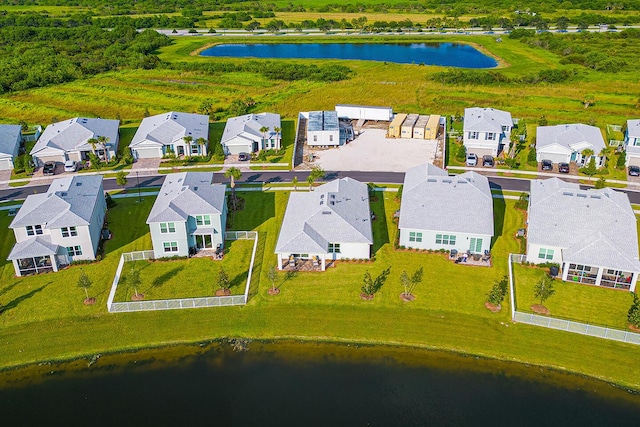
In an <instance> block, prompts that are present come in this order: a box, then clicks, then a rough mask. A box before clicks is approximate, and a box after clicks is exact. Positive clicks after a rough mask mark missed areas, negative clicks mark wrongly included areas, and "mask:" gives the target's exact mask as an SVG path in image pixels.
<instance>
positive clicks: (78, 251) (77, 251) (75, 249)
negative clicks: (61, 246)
mask: <svg viewBox="0 0 640 427" xmlns="http://www.w3.org/2000/svg"><path fill="white" fill-rule="evenodd" d="M67 254H69V256H79V255H82V248H81V247H80V246H67Z"/></svg>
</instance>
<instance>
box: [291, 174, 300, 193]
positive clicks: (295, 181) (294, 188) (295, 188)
mask: <svg viewBox="0 0 640 427" xmlns="http://www.w3.org/2000/svg"><path fill="white" fill-rule="evenodd" d="M291 184H293V191H298V177H297V176H294V177H293V179H291Z"/></svg>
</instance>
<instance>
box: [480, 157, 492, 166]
mask: <svg viewBox="0 0 640 427" xmlns="http://www.w3.org/2000/svg"><path fill="white" fill-rule="evenodd" d="M482 166H484V167H485V168H492V167H493V156H491V155H489V154H486V155H484V156H482Z"/></svg>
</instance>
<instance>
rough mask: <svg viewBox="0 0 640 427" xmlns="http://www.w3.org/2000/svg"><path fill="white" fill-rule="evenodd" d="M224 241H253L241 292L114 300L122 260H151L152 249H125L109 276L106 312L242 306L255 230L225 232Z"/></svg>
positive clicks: (249, 281) (247, 296) (252, 255)
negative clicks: (226, 294) (235, 293)
mask: <svg viewBox="0 0 640 427" xmlns="http://www.w3.org/2000/svg"><path fill="white" fill-rule="evenodd" d="M225 240H253V251H252V252H251V264H249V274H248V275H247V284H246V286H245V290H244V294H242V295H229V296H223V297H202V298H181V299H168V300H150V301H126V302H114V301H113V299H114V298H115V295H116V291H117V289H118V282H119V281H120V277H121V275H122V268H123V267H124V264H125V262H131V261H141V260H146V259H153V258H154V257H153V251H140V252H127V253H123V254H122V255H121V256H120V262H119V263H118V269H117V270H116V275H115V277H114V278H113V284H112V285H111V291H110V292H109V298H108V299H107V311H109V313H123V312H131V311H151V310H177V309H182V308H201V307H222V306H232V305H245V304H246V303H247V301H248V299H249V288H250V287H251V275H252V274H253V264H254V261H255V258H256V249H257V247H258V233H257V232H255V231H227V232H226V233H225Z"/></svg>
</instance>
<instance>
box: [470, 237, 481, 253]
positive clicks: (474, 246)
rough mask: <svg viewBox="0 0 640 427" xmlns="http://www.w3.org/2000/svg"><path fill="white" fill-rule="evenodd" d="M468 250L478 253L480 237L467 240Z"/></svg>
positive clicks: (479, 250)
mask: <svg viewBox="0 0 640 427" xmlns="http://www.w3.org/2000/svg"><path fill="white" fill-rule="evenodd" d="M469 251H470V252H473V253H476V254H477V253H479V252H481V251H482V239H476V238H475V237H472V238H471V239H470V241H469Z"/></svg>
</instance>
